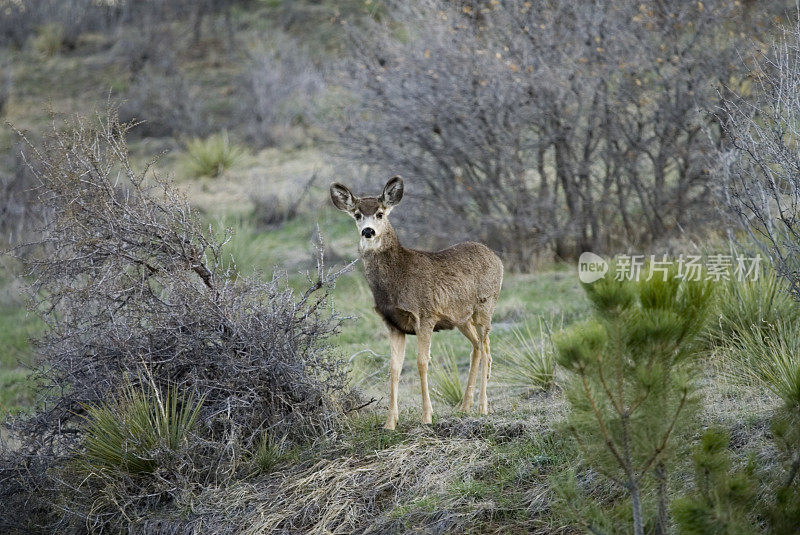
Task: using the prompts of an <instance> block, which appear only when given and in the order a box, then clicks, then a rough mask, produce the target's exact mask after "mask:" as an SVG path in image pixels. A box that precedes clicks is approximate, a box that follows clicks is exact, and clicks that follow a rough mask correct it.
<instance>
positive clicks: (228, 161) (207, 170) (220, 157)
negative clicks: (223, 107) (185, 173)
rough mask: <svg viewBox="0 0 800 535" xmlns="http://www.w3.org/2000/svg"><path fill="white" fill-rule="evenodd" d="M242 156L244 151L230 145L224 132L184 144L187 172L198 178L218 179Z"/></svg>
mask: <svg viewBox="0 0 800 535" xmlns="http://www.w3.org/2000/svg"><path fill="white" fill-rule="evenodd" d="M243 154H244V150H243V149H242V148H241V147H238V146H236V145H234V144H232V143H231V141H230V139H229V138H228V132H227V131H224V130H223V131H222V132H220V133H219V134H214V135H213V136H209V137H207V138H206V139H200V138H194V139H191V140H189V141H188V142H187V143H186V156H187V158H188V167H189V172H190V173H191V175H192V176H194V177H198V178H199V177H203V176H208V177H211V178H216V177H218V176H219V175H221V174H222V173H223V172H224V171H225V170H226V169H230V168H231V167H232V166H233V165H234V164H235V163H236V161H237V160H238V159H239V158H240V157H241V156H242V155H243Z"/></svg>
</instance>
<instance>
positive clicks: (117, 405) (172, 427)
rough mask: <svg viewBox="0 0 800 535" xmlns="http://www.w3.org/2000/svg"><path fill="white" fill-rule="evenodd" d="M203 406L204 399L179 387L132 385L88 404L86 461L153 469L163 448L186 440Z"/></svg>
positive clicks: (107, 466) (132, 469) (143, 470)
mask: <svg viewBox="0 0 800 535" xmlns="http://www.w3.org/2000/svg"><path fill="white" fill-rule="evenodd" d="M202 405H203V399H202V398H200V399H196V398H195V396H194V394H189V395H188V396H187V395H184V394H181V393H179V392H178V390H177V389H175V388H168V389H167V391H166V392H160V391H159V390H158V389H157V388H156V387H155V386H153V385H151V384H147V383H144V386H134V385H132V384H128V385H126V386H125V387H123V388H122V390H121V392H120V393H119V394H118V395H117V396H116V397H115V398H114V399H112V400H111V401H109V402H108V403H105V404H103V405H100V406H93V407H87V410H86V412H87V414H86V430H85V437H86V438H85V442H84V446H85V448H86V449H85V453H84V456H83V460H84V461H85V462H86V463H87V464H88V465H89V466H91V467H93V468H99V469H114V470H122V471H124V472H127V473H130V474H144V473H151V472H153V471H154V470H155V469H156V468H157V467H158V458H157V457H158V454H159V452H163V451H167V452H175V451H178V450H179V449H180V448H181V447H182V446H183V445H184V443H185V441H186V438H187V436H188V434H189V433H190V432H191V430H192V428H193V427H194V425H195V423H196V421H197V416H198V414H199V412H200V409H201V408H202Z"/></svg>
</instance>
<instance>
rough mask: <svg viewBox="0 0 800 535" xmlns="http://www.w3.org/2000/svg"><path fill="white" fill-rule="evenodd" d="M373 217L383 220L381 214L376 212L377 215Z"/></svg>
mask: <svg viewBox="0 0 800 535" xmlns="http://www.w3.org/2000/svg"><path fill="white" fill-rule="evenodd" d="M375 217H377V218H378V219H383V212H378V213H377V214H375Z"/></svg>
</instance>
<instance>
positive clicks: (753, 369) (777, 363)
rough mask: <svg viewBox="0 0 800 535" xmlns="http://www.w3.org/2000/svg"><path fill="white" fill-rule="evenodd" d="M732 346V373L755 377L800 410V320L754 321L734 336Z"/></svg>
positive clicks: (741, 376) (792, 409) (786, 403)
mask: <svg viewBox="0 0 800 535" xmlns="http://www.w3.org/2000/svg"><path fill="white" fill-rule="evenodd" d="M731 349H732V350H731V355H732V357H733V364H734V365H733V366H731V370H730V372H729V373H730V374H731V375H733V376H734V377H736V378H744V379H754V380H756V381H757V382H759V383H760V384H762V385H763V386H764V387H765V388H767V389H768V390H770V391H771V392H772V393H773V394H775V395H776V396H777V397H779V398H780V399H781V400H782V401H783V403H784V405H785V407H786V409H787V410H789V411H790V412H798V413H800V324H798V323H797V322H793V321H781V320H779V321H776V322H774V323H771V324H768V325H753V326H751V328H749V329H746V330H744V331H742V332H741V333H739V334H738V335H737V336H735V337H733V339H732V348H731Z"/></svg>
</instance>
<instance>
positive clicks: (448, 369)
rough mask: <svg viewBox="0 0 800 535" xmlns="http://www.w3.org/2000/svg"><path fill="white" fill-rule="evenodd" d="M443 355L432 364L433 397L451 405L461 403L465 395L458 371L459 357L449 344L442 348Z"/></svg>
mask: <svg viewBox="0 0 800 535" xmlns="http://www.w3.org/2000/svg"><path fill="white" fill-rule="evenodd" d="M441 354H442V356H441V358H440V359H438V362H434V364H433V366H431V379H432V382H433V385H432V387H431V393H432V394H433V397H434V398H436V399H438V400H439V401H441V402H443V403H447V404H448V405H450V406H451V407H455V406H456V405H458V404H459V403H461V399H462V398H463V397H464V386H463V384H462V383H461V375H460V374H459V372H458V359H456V356H455V353H454V352H453V349H452V348H450V347H449V346H447V347H444V348H442V352H441Z"/></svg>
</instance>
